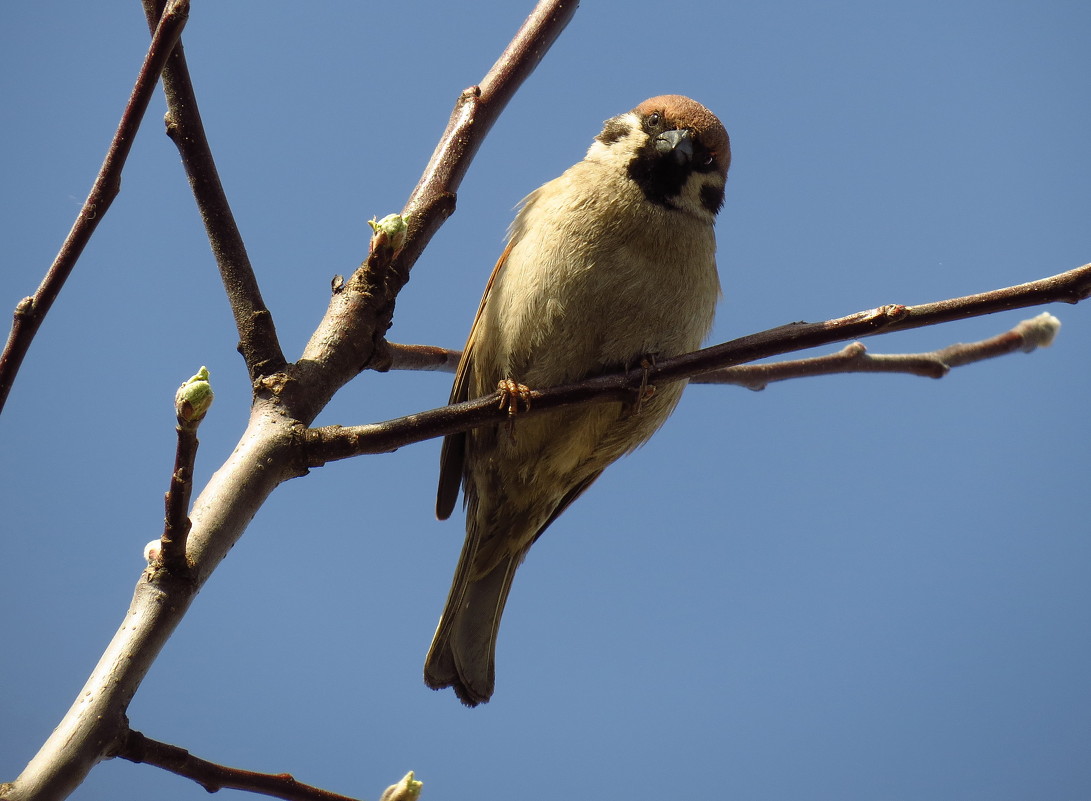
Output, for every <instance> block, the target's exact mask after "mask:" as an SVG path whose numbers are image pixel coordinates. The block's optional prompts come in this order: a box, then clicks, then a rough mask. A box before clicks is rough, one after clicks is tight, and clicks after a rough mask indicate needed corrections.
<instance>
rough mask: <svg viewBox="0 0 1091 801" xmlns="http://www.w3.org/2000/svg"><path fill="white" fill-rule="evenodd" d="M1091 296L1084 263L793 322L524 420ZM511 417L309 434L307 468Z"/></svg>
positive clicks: (575, 392) (614, 377)
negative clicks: (927, 298)
mask: <svg viewBox="0 0 1091 801" xmlns="http://www.w3.org/2000/svg"><path fill="white" fill-rule="evenodd" d="M1089 295H1091V264H1085V265H1084V266H1082V267H1078V268H1076V269H1074V270H1069V271H1068V272H1064V273H1059V274H1058V275H1054V276H1051V277H1049V278H1043V279H1041V280H1039V281H1031V282H1029V283H1025V284H1019V285H1017V286H1014V287H1006V288H1004V289H997V290H993V291H992V292H984V293H981V294H977V295H967V296H965V297H961V298H952V299H950V300H945V301H940V302H937V303H925V304H921V305H918V306H900V305H887V306H880V307H879V308H876V309H869V310H867V311H862V312H857V313H856V314H850V315H849V316H847V317H841V318H839V319H836V320H827V321H826V322H823V323H791V324H789V325H783V326H780V327H779V328H772V329H769V330H768V331H762V332H760V333H757V334H751V335H750V336H746V337H741V338H739V339H734V340H731V341H730V342H725V343H723V344H721V345H714V346H712V347H710V348H705V349H703V350H698V351H694V352H693V353H687V354H684V355H682V356H676V357H674V358H671V359H663V360H661V361H659V362H658V363H657V364H656V365H655V366H654V367H652V368H651V370H650V371H649V372H648V373H647V374H645V372H644V370H643V369H642V368H636V369H632V370H629V371H627V372H623V373H612V374H610V375H604V376H599V377H597V378H592V379H588V380H586V381H581V382H579V383H575V384H567V385H565V386H559V387H549V388H545V389H540V390H534V391H532V392H531V396H530V397H531V408H530V410H529V411H527V412H521V414H526V415H536V414H542V413H544V412H547V411H549V410H550V409H557V408H560V407H563V406H570V405H573V404H577V403H585V402H586V403H605V402H608V401H626V400H632V399H633V398H634V396H635V394H636V391H637V388H638V387H640V385H641V381H642V380H643V379H645V377H646V378H647V379H648V380H650V381H652V382H653V383H659V382H665V381H678V380H681V379H684V378H693V377H694V376H697V375H700V374H703V373H708V372H711V371H713V370H718V369H721V368H725V367H733V366H735V365H738V364H742V363H745V362H750V361H754V360H756V359H764V358H766V357H769V356H775V355H777V354H780V353H791V352H794V351H799V350H806V349H807V348H813V347H817V346H819V345H827V344H830V343H831V342H839V341H843V340H846V339H854V338H857V337H867V336H874V335H875V334H880V333H888V332H893V331H903V330H907V329H911V328H920V327H923V326H927V325H935V324H937V323H941V322H949V321H951V320H955V319H963V318H970V317H979V316H982V315H986V314H993V313H995V312H998V311H1005V310H1007V309H1017V308H1022V307H1026V306H1035V305H1040V304H1044V303H1051V302H1055V301H1064V302H1067V303H1076V302H1078V301H1080V300H1083V299H1085V298H1087V297H1088V296H1089ZM959 347H960V346H952V348H954V349H955V350H952V351H951V352H950V353H949V354H948V358H952V359H965V358H967V353H966V351H965V350H963V351H959V350H958V348H959ZM962 347H965V346H962ZM1017 347H1022V345H1019V346H1017ZM506 417H507V413H506V412H505V411H503V410H502V409H501V408H500V407H499V394H498V393H493V394H492V395H487V396H485V397H483V398H477V399H475V400H472V401H467V402H465V403H458V404H455V405H452V406H445V407H442V408H438V409H432V410H430V411H425V412H418V413H417V414H411V415H407V416H405V417H399V418H397V419H395V420H388V421H385V422H382V423H373V424H370V425H362V426H326V427H325V428H316V429H310V430H309V431H307V434H306V449H307V456H306V463H307V465H308V466H309V467H318V466H321V465H323V464H325V463H326V462H330V461H335V460H338V459H347V458H349V457H352V456H358V455H362V454H369V453H386V452H389V451H392V450H396V449H397V448H400V447H402V446H404V445H409V444H412V443H414V442H422V441H424V440H426V439H432V438H433V437H439V436H446V435H447V434H453V433H456V432H459V431H466V430H468V429H471V428H474V427H476V426H480V425H484V424H487V423H490V422H498V421H500V420H503V419H506Z"/></svg>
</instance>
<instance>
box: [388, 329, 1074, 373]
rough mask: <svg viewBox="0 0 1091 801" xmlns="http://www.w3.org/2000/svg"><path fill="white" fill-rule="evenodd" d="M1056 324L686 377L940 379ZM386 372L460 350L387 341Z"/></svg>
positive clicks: (1048, 335) (438, 361)
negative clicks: (914, 348) (912, 349)
mask: <svg viewBox="0 0 1091 801" xmlns="http://www.w3.org/2000/svg"><path fill="white" fill-rule="evenodd" d="M1060 327H1061V322H1060V320H1058V319H1057V318H1056V317H1054V316H1053V315H1052V314H1049V313H1048V312H1042V314H1039V315H1038V316H1037V317H1035V318H1033V319H1031V320H1023V321H1022V322H1021V323H1019V324H1018V325H1017V326H1015V327H1014V328H1013V329H1011V330H1010V331H1005V332H1004V333H1003V334H998V335H997V336H995V337H992V338H990V339H985V340H981V341H979V342H971V343H969V344H957V345H950V346H948V347H946V348H943V349H941V350H936V351H931V352H930V353H868V352H867V348H865V347H864V345H863V344H862V343H860V342H852V343H850V344H848V345H846V346H845V347H844V348H842V349H841V350H839V351H838V352H837V353H829V354H826V355H824V356H814V357H812V358H809V359H794V360H791V361H782V362H772V363H769V364H747V365H737V366H735V367H723V368H721V369H719V370H713V371H711V372H708V373H702V374H701V375H696V376H694V377H693V378H691V379H690V383H692V384H732V385H735V386H741V387H746V388H747V389H753V390H761V389H764V388H765V386H766V385H767V384H771V383H773V382H774V381H785V380H787V379H790V378H804V377H809V376H816V375H833V374H836V373H908V374H910V375H919V376H925V377H927V378H942V377H943V376H944V375H946V374H947V372H948V371H949V370H950V368H952V367H960V366H962V365H964V364H970V363H972V362H978V361H982V360H984V359H992V358H995V357H997V356H1003V355H1005V354H1008V353H1014V352H1015V351H1017V350H1022V351H1023V352H1024V353H1030V352H1031V351H1033V350H1035V349H1036V348H1039V347H1046V346H1048V345H1049V344H1051V343H1052V341H1053V338H1054V337H1055V336H1056V334H1057V331H1058V330H1059V329H1060ZM386 348H387V355H388V358H389V368H388V369H390V370H420V371H426V372H440V373H454V372H455V371H456V370H457V369H458V362H459V359H461V358H462V351H458V350H451V349H448V348H440V347H437V346H435V345H402V344H399V343H397V342H387V343H386Z"/></svg>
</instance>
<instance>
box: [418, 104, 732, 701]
mask: <svg viewBox="0 0 1091 801" xmlns="http://www.w3.org/2000/svg"><path fill="white" fill-rule="evenodd" d="M730 162H731V148H730V141H729V138H728V134H727V131H726V130H725V129H724V126H723V124H722V123H721V122H720V120H719V119H718V118H717V117H716V116H715V115H714V114H713V113H712V112H711V111H709V110H708V109H707V108H705V106H703V105H701V104H700V103H698V102H697V101H695V100H692V99H690V98H688V97H684V96H682V95H660V96H658V97H653V98H650V99H648V100H645V101H644V102H643V103H641V104H640V105H638V106H636V108H634V109H632V110H631V111H628V112H625V113H623V114H620V115H618V116H615V117H612V118H611V119H609V120H606V122H605V123H604V124H603V128H602V131H601V133H599V134H598V136H596V137H595V139H594V140H593V142H592V143H591V146H590V148H589V149H588V151H587V154H586V156H585V157H584V158H583V160H582V161H579V162H578V163H576V164H575V165H573V166H572V167H570V168H569V169H568V170H566V171H565V172H564V173H562V174H561V175H560V176H559V177H557V178H555V179H553V180H551V181H549V182H547V183H545V184H543V185H542V186H541V187H539V188H538V189H536V190H535V191H533V192H531V193H530V194H529V195H528V196H527V197H526V198H525V199H524V200H523V201H522V203H521V204H520V206H519V210H518V212H517V214H516V217H515V219H514V221H513V222H512V224H511V227H510V229H509V231H508V237H507V244H506V247H505V248H504V251H503V254H502V255H501V257H500V259H499V261H498V262H497V264H496V267H495V268H494V270H493V272H492V275H491V277H490V278H489V281H488V284H487V285H486V288H485V293H484V297H483V298H482V299H481V304H480V306H479V307H478V310H477V315H476V317H475V319H474V322H473V325H472V327H471V329H470V334H469V337H468V340H467V343H466V347H465V348H464V350H463V353H462V357H461V360H460V362H459V365H458V369H457V372H456V375H455V381H454V386H453V388H452V390H451V397H450V402H451V403H457V402H460V401H464V400H468V399H472V398H478V397H483V396H486V395H488V394H490V393H493V392H496V391H497V389H498V388H499V389H500V390H501V396H502V398H506V402H507V403H508V404H514V405H510V406H509V409H510V410H511V411H513V412H514V411H517V410H518V406H519V403H520V399H521V398H524V399H525V398H526V393H527V391H528V389H527V388H533V389H541V388H545V387H550V386H557V385H561V384H567V383H571V382H575V381H580V380H582V379H586V378H590V377H593V376H598V375H603V374H607V373H612V372H617V371H620V370H628V369H633V368H635V367H639V366H641V365H643V366H644V367H645V369H647V368H648V367H649V366H650V365H652V364H654V360H655V359H656V358H666V357H670V356H675V355H678V354H681V353H687V352H689V351H693V350H696V349H697V348H699V347H700V346H701V344H702V343H703V341H704V339H705V337H706V336H707V335H708V333H709V331H710V329H711V327H712V321H713V316H714V314H715V308H716V304H717V301H718V300H719V297H720V282H719V275H718V272H717V268H716V259H715V252H716V239H715V231H714V223H715V220H716V216H717V214H718V213H719V211H720V209H721V207H722V206H723V202H724V187H725V183H726V180H727V170H728V167H729V165H730ZM684 384H685V382H683V381H678V382H671V383H667V384H664V385H663V386H660V387H653V388H650V390H651V392H650V393H649V392H647V391H645V392H643V393H642V394H641V396H640V397H639V398H638V399H637V400H635V401H634V402H609V403H596V404H591V405H581V406H574V407H569V408H562V409H555V410H551V411H549V412H543V413H541V414H537V415H534V416H527V417H525V418H523V419H520V416H519V415H518V414H514V415H513V416H512V417H511V418H510V420H511V422H510V423H509V424H505V423H502V422H501V423H497V424H495V425H488V426H483V427H480V428H476V429H473V430H471V431H468V432H465V433H460V434H452V435H449V436H447V437H445V438H444V441H443V446H442V451H441V456H440V474H439V488H438V492H437V499H436V516H437V517H438V518H439V519H440V520H445V519H447V518H448V517H449V516H450V515H451V513H452V511H453V509H454V506H455V502H456V500H457V498H458V493H459V488H460V486H461V488H462V489H463V492H464V505H465V508H466V540H465V544H464V545H463V548H462V553H461V556H460V557H459V561H458V566H457V568H456V570H455V575H454V580H453V582H452V586H451V590H450V593H449V594H448V597H447V602H446V606H445V608H444V610H443V614H442V616H441V617H440V621H439V624H438V626H437V628H436V632H435V636H434V638H433V641H432V645H431V647H430V648H429V651H428V655H427V657H426V659H425V665H424V680H425V683H426V684H427V685H428V686H429V687H432V688H433V689H442V688H445V687H451V688H453V689H454V692H455V694H456V695H457V697H458V698H459V700H461V701H462V703H464V704H465V705H467V706H471V707H472V706H477V705H478V704H481V703H484V702H486V701H488V700H489V699H490V698H491V697H492V695H493V690H494V687H495V651H496V640H497V633H498V630H499V626H500V617H501V615H502V613H503V611H504V605H505V603H506V601H507V598H508V593H509V591H510V590H511V584H512V579H513V578H514V576H515V571H516V569H517V568H518V567H519V565H520V564H521V563H522V561H523V559H524V558H525V557H526V555H527V552H528V551H529V550H530V547H531V545H533V544H534V542H535V541H536V540H537V539H538V538H539V537H540V536H541V535H542V532H543V531H545V529H546V528H547V527H548V526H549V525H550V524H551V523H553V521H554V520H556V519H557V517H558V516H559V515H560V514H561V513H562V512H563V511H564V510H565V509H567V508H568V506H569V505H570V504H571V503H572V502H573V501H574V500H576V498H578V497H579V496H580V495H581V494H582V493H583V492H584V491H585V490H587V488H588V487H589V486H590V485H591V484H592V483H593V482H594V481H595V479H596V478H598V476H599V475H600V474H601V473H602V471H603V470H604V469H605V468H606V467H607V466H609V465H610V464H611V463H612V462H614V461H615V460H617V459H618V458H620V457H621V456H623V455H625V454H627V453H629V452H631V451H633V450H634V449H636V448H637V447H639V446H640V445H642V444H643V443H644V442H645V441H647V440H648V438H649V437H651V436H652V434H653V433H655V431H656V430H657V429H658V428H659V427H660V426H661V425H662V424H663V423H664V422H665V421H666V419H667V417H668V416H669V415H670V413H671V412H672V411H673V410H674V407H675V406H676V405H677V403H678V400H679V398H680V397H681V394H682V391H683V389H684ZM504 402H505V401H504V400H502V403H504Z"/></svg>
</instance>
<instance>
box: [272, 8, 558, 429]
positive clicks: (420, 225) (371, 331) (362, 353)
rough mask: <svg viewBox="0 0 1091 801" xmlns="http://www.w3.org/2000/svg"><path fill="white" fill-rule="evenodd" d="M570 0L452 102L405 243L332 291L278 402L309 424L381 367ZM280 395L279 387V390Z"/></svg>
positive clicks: (540, 11) (411, 207) (409, 210)
mask: <svg viewBox="0 0 1091 801" xmlns="http://www.w3.org/2000/svg"><path fill="white" fill-rule="evenodd" d="M576 6H577V3H576V2H573V0H541V2H539V3H538V5H537V6H536V7H535V9H534V11H533V12H532V13H531V15H530V16H529V17H527V19H526V21H525V22H524V23H523V26H522V28H521V29H520V30H519V32H518V33H517V34H516V35H515V38H514V39H512V41H511V43H510V44H509V45H508V47H507V49H505V50H504V52H503V54H502V55H501V56H500V58H499V59H497V61H496V63H495V64H493V66H492V68H491V69H490V70H489V72H488V73H487V74H486V75H485V77H484V79H483V80H482V81H481V83H480V84H479V85H477V86H471V87H470V88H469V89H466V90H465V91H464V92H463V93H462V94H461V95H460V96H459V98H458V101H457V102H456V103H455V108H454V111H452V113H451V117H450V119H449V121H448V123H447V130H446V131H444V133H443V136H442V137H441V138H440V141H439V144H438V145H437V146H436V149H435V151H434V152H433V153H432V158H431V159H430V160H429V162H428V165H427V166H426V167H425V168H424V173H423V174H422V175H421V178H420V181H419V182H418V183H417V186H416V188H415V189H414V190H413V193H412V194H411V195H410V197H409V200H408V201H407V202H406V204H405V208H404V209H403V211H402V215H403V217H405V219H406V222H407V224H408V231H407V234H406V238H405V242H404V244H403V245H402V246H401V247H400V248H398V249H396V250H389V249H385V248H374V249H372V251H371V253H370V255H369V256H368V258H367V260H366V261H365V262H364V264H363V265H361V266H360V268H359V269H358V270H356V272H355V273H354V274H353V275H352V277H351V278H349V280H348V281H347V282H345V284H344V285H343V286H339V287H337V288H335V290H334V294H333V297H332V298H331V300H330V305H329V308H328V310H327V311H326V315H325V317H324V318H323V319H322V322H321V323H320V324H319V325H318V328H317V329H316V330H315V332H314V335H313V336H312V337H311V340H310V342H309V343H308V344H307V347H306V348H305V349H304V352H303V357H302V358H301V359H300V361H299V362H297V363H296V364H295V365H292V367H291V368H290V370H289V374H290V378H291V379H294V380H292V381H290V382H289V383H288V385H287V386H285V387H283V388H282V389H283V390H284V391H283V393H282V394H281V399H282V400H283V401H284V402H285V403H286V404H288V406H289V407H290V408H291V409H292V414H293V416H294V417H295V418H296V419H298V420H300V421H302V422H304V423H307V424H309V423H310V422H311V421H312V420H314V418H315V416H316V415H317V414H318V412H319V410H321V409H322V408H323V407H324V406H325V405H326V403H327V402H328V401H329V399H330V398H331V397H332V396H333V393H334V392H336V391H337V390H338V389H339V388H340V387H342V386H343V385H344V384H345V383H347V382H348V381H349V380H351V379H352V378H353V377H354V376H356V375H357V374H358V373H359V372H360V371H361V370H363V369H365V368H366V367H368V366H372V365H374V366H376V367H384V366H385V364H384V362H383V360H381V359H377V358H376V357H377V356H382V355H383V349H382V347H381V344H380V343H381V342H382V337H383V336H384V335H385V334H386V331H387V329H388V328H389V327H390V320H391V318H392V316H393V314H394V301H395V298H396V297H397V294H398V292H399V291H401V289H402V287H403V286H405V284H406V282H407V281H408V280H409V272H410V269H411V268H412V266H413V264H415V263H416V260H417V258H418V257H419V256H420V254H421V252H423V250H424V248H425V246H427V244H428V243H429V242H430V241H431V239H432V236H433V235H434V234H435V233H436V231H438V230H439V227H440V226H441V225H442V224H443V223H444V222H445V221H446V220H447V218H448V217H450V216H451V214H453V213H454V209H455V199H456V194H455V193H456V192H457V190H458V187H459V185H460V184H461V182H462V178H463V176H465V174H466V170H467V169H468V168H469V165H470V162H471V161H472V160H473V157H474V156H475V155H476V154H477V151H478V149H479V148H480V146H481V143H482V142H483V141H484V139H485V136H486V134H488V132H489V130H490V129H491V128H492V126H493V124H494V123H495V122H496V120H497V119H498V118H499V116H500V113H501V112H502V111H503V110H504V107H505V106H506V105H507V102H508V100H510V99H511V97H512V95H513V94H514V93H515V91H516V89H518V87H519V86H520V85H521V84H522V82H523V81H524V80H526V78H527V76H528V75H530V73H531V72H532V71H533V70H534V68H535V67H536V66H537V65H538V63H539V62H540V61H541V60H542V58H543V57H544V56H545V54H546V52H547V51H548V50H549V48H550V46H551V45H552V44H553V42H554V41H556V39H557V37H558V36H560V34H561V31H563V30H564V28H565V26H566V25H567V24H568V23H569V21H570V20H571V19H572V16H573V15H574V14H575V13H576ZM278 389H279V388H278Z"/></svg>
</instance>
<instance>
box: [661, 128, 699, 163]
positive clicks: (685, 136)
mask: <svg viewBox="0 0 1091 801" xmlns="http://www.w3.org/2000/svg"><path fill="white" fill-rule="evenodd" d="M655 149H656V152H658V153H659V155H660V156H669V157H670V158H672V159H674V161H675V163H677V164H678V165H679V166H681V165H684V164H688V163H689V162H690V161H691V160H692V159H693V135H692V134H690V132H689V131H688V130H686V129H685V128H683V129H682V130H680V131H663V133H661V134H659V136H657V137H655Z"/></svg>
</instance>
